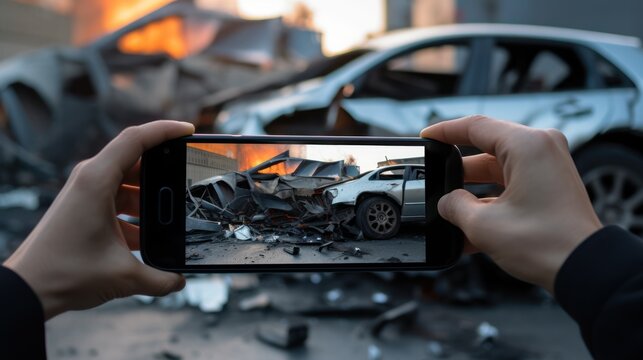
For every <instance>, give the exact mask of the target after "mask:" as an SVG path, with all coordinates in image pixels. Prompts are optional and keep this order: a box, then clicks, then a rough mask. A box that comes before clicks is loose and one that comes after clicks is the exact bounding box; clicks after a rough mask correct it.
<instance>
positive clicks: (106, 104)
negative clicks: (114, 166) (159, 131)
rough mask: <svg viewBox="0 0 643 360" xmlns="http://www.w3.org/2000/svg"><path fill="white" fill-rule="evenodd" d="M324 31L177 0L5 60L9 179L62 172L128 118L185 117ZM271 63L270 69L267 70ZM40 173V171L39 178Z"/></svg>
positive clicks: (310, 49)
mask: <svg viewBox="0 0 643 360" xmlns="http://www.w3.org/2000/svg"><path fill="white" fill-rule="evenodd" d="M321 56H322V53H321V42H320V36H319V33H317V32H315V31H311V30H307V29H302V28H297V27H292V26H288V25H286V24H284V23H283V21H282V19H281V18H271V19H261V20H247V19H242V18H240V17H237V16H233V15H230V14H227V13H222V12H216V11H208V10H204V9H200V8H198V7H197V5H195V3H194V2H193V1H188V0H179V1H173V2H171V3H169V4H167V5H165V6H163V7H161V8H159V9H158V10H156V11H154V12H152V13H150V14H148V15H145V16H143V17H142V18H140V19H138V20H136V21H134V22H132V23H130V24H128V25H126V26H124V27H122V28H120V29H117V30H115V31H114V32H112V33H109V34H107V35H104V36H102V37H100V38H98V39H96V40H95V41H93V42H91V43H89V44H87V45H84V46H82V47H53V48H48V49H42V50H38V51H36V52H33V53H29V54H25V55H22V56H16V57H14V58H11V59H8V60H5V61H3V62H2V63H0V163H1V164H2V166H3V168H6V169H12V170H13V169H16V170H19V171H8V172H5V173H3V174H2V176H0V181H1V182H2V183H21V182H23V183H24V181H23V180H24V179H25V178H26V177H25V176H21V175H20V172H29V174H30V175H31V177H33V176H34V175H35V176H36V177H38V178H39V179H41V181H42V180H45V181H47V180H51V179H54V180H60V179H64V178H65V176H66V175H67V174H68V171H69V169H70V168H71V167H72V166H73V165H74V164H75V163H76V162H78V161H79V160H81V159H84V158H87V157H90V156H92V155H94V153H95V152H96V151H97V150H98V149H100V148H101V147H102V146H103V145H104V144H106V143H107V141H109V140H110V139H112V138H113V137H114V136H115V135H116V134H118V133H119V132H120V131H121V130H122V129H123V128H125V127H127V126H131V125H138V124H141V123H145V122H148V121H152V120H156V119H182V120H185V121H191V122H193V123H195V124H196V125H197V126H200V127H201V128H204V127H207V129H208V130H210V129H211V124H206V123H201V122H200V121H199V120H200V119H199V110H200V108H201V100H203V99H204V98H205V96H206V95H210V94H212V93H216V92H218V91H220V90H222V89H226V88H229V87H234V86H239V85H243V84H247V83H250V82H253V81H255V80H256V79H257V78H258V77H259V78H260V77H262V76H273V75H274V74H275V73H280V72H281V71H283V69H284V68H286V69H290V68H293V67H295V68H296V67H297V66H299V65H302V64H306V63H307V62H309V61H310V60H312V59H315V58H318V57H321ZM268 69H270V70H271V71H272V74H270V75H268V74H267V71H265V70H268ZM34 182H36V181H34Z"/></svg>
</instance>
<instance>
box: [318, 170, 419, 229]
mask: <svg viewBox="0 0 643 360" xmlns="http://www.w3.org/2000/svg"><path fill="white" fill-rule="evenodd" d="M424 179H425V173H424V165H410V164H406V165H390V166H385V167H381V168H379V169H375V170H372V171H370V172H367V173H364V174H362V175H360V177H359V178H357V179H354V180H350V181H346V182H343V183H340V184H337V185H334V186H331V187H327V188H326V189H325V190H324V193H325V194H328V196H329V197H330V198H331V199H332V201H331V203H332V204H333V206H349V207H351V208H353V209H355V210H354V211H355V220H356V223H357V226H358V227H359V228H360V230H361V231H363V233H364V237H366V238H369V239H390V238H392V237H393V236H395V235H396V234H397V232H398V231H399V229H400V224H401V223H402V222H405V221H423V220H424V216H425V211H426V210H425V199H424V182H425V180H424Z"/></svg>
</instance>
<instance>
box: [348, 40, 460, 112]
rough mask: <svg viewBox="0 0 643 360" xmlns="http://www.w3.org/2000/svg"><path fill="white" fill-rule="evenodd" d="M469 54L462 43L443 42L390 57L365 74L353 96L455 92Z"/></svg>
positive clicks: (419, 95)
mask: <svg viewBox="0 0 643 360" xmlns="http://www.w3.org/2000/svg"><path fill="white" fill-rule="evenodd" d="M469 56H470V51H469V46H468V45H466V44H443V45H437V46H430V47H426V48H422V49H419V50H414V51H412V52H408V53H405V54H402V55H400V56H397V57H394V58H392V59H390V60H388V61H387V62H386V63H384V64H382V65H381V66H378V67H376V68H374V69H372V70H371V71H369V72H368V73H367V74H365V76H364V78H363V80H362V81H361V85H360V86H359V88H358V89H357V92H356V94H355V95H354V97H386V98H392V99H398V100H415V99H424V98H432V97H440V96H453V95H456V94H457V93H458V87H459V85H460V81H461V80H462V77H463V75H464V72H465V70H466V68H467V64H468V60H469Z"/></svg>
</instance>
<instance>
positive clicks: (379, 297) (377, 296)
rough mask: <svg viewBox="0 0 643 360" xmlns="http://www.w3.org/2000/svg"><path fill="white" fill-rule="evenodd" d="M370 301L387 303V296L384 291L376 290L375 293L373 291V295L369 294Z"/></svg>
mask: <svg viewBox="0 0 643 360" xmlns="http://www.w3.org/2000/svg"><path fill="white" fill-rule="evenodd" d="M371 301H372V302H374V303H375V304H387V303H388V301H389V298H388V295H386V294H385V293H383V292H380V291H378V292H376V293H373V295H372V296H371Z"/></svg>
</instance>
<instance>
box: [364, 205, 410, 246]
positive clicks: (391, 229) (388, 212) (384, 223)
mask: <svg viewBox="0 0 643 360" xmlns="http://www.w3.org/2000/svg"><path fill="white" fill-rule="evenodd" d="M356 215H357V218H356V221H357V226H358V227H359V228H360V229H361V230H362V233H363V234H364V237H365V238H367V239H377V240H383V239H390V238H392V237H393V236H395V235H396V234H397V232H398V231H399V230H400V223H401V222H402V218H401V216H400V208H399V206H398V205H397V204H396V203H394V202H393V201H391V200H389V199H387V198H385V197H382V196H374V197H370V198H368V199H366V200H364V201H362V202H361V203H360V204H359V206H358V207H357V214H356Z"/></svg>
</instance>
